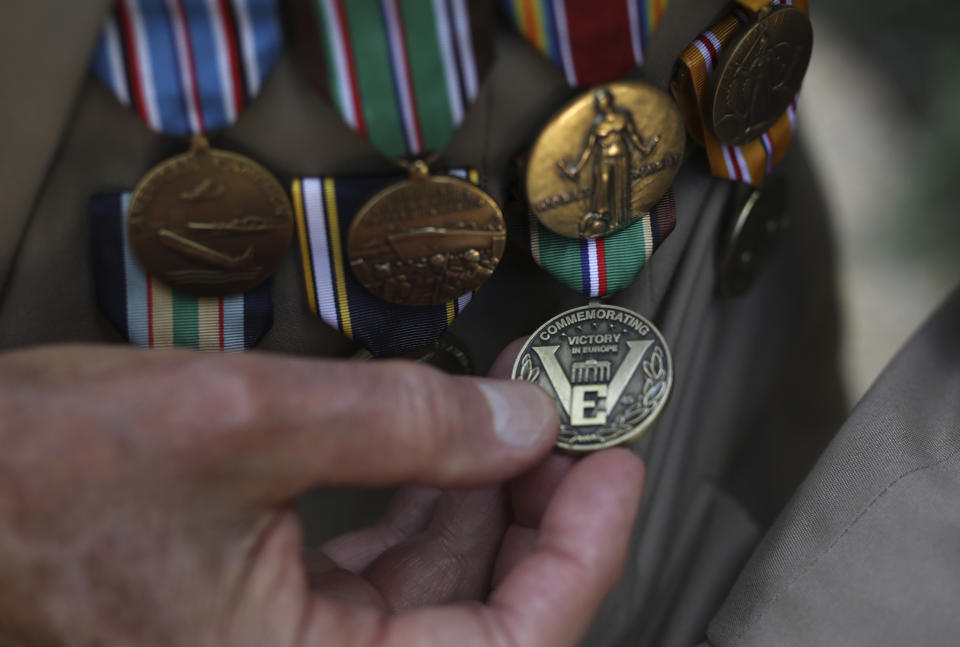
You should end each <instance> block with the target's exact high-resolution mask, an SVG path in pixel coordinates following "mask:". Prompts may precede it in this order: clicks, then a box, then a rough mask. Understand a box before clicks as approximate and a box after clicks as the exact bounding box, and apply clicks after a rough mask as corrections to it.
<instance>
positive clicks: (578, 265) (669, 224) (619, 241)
mask: <svg viewBox="0 0 960 647" xmlns="http://www.w3.org/2000/svg"><path fill="white" fill-rule="evenodd" d="M676 224H677V204H676V200H675V198H674V194H673V189H670V190H669V191H668V192H667V194H666V195H665V196H664V197H663V199H662V200H660V202H658V203H657V204H656V205H655V206H654V207H653V209H652V210H651V211H650V215H649V216H647V217H645V218H644V219H643V220H641V221H640V222H638V223H635V224H633V225H631V226H630V227H627V228H626V229H624V230H623V231H619V232H617V233H615V234H613V235H611V236H607V237H605V238H591V239H579V240H575V239H572V238H566V237H564V236H561V235H559V234H556V233H554V232H552V231H550V230H549V229H547V228H546V227H544V226H543V225H542V224H540V221H539V220H537V218H536V216H534V215H533V214H530V216H529V228H530V229H529V234H528V240H529V244H530V254H531V256H533V260H534V261H536V262H537V265H539V266H540V267H542V268H543V269H545V270H547V271H548V272H550V274H552V275H553V276H554V277H555V278H556V279H557V280H559V281H560V282H561V283H563V284H564V285H566V286H567V287H568V288H570V289H571V290H576V291H577V292H580V293H581V294H584V295H586V296H588V297H591V298H594V297H603V296H606V295H608V294H613V293H614V292H619V291H620V290H625V289H626V288H628V287H630V285H631V284H632V283H633V280H634V279H635V278H636V276H637V274H638V273H639V272H640V270H642V269H643V268H644V266H645V265H646V264H647V261H649V260H650V257H651V256H653V253H654V252H655V251H656V250H657V248H658V247H659V246H660V243H662V242H663V241H664V240H665V239H666V238H667V236H669V235H670V232H672V231H673V228H674V227H675V226H676Z"/></svg>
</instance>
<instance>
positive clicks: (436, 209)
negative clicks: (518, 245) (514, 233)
mask: <svg viewBox="0 0 960 647" xmlns="http://www.w3.org/2000/svg"><path fill="white" fill-rule="evenodd" d="M505 246H506V225H505V223H504V220H503V215H502V213H501V212H500V208H499V207H498V206H497V204H496V202H495V201H494V200H493V199H492V198H490V197H489V196H488V195H487V194H486V193H485V192H483V191H482V190H481V189H479V188H477V187H476V186H474V185H473V184H470V183H469V182H466V181H464V180H459V179H457V178H450V177H445V176H441V177H432V176H431V177H413V178H411V179H410V180H407V181H403V182H400V183H398V184H396V185H392V186H389V187H387V189H385V190H384V191H382V192H380V193H379V194H377V195H375V196H374V197H373V198H371V199H370V201H369V202H368V203H367V204H366V205H364V206H363V207H362V208H361V209H360V211H359V212H358V213H357V216H356V217H355V218H354V220H353V222H352V223H351V226H350V233H349V236H348V239H347V250H348V255H349V258H350V268H351V270H352V271H353V274H354V276H355V277H356V278H357V280H358V281H360V283H361V284H362V285H363V286H364V287H365V288H366V289H367V290H369V291H370V292H372V293H373V294H375V295H376V296H378V297H380V298H381V299H383V300H385V301H389V302H391V303H398V304H401V305H409V306H423V305H440V304H443V303H446V302H448V301H450V300H452V299H456V298H458V297H460V296H463V295H465V294H468V293H470V292H472V291H474V290H476V289H477V288H479V287H480V286H481V285H482V284H483V283H484V282H485V281H486V280H487V279H488V278H490V276H491V275H492V274H493V272H494V269H495V268H496V266H497V264H498V263H499V262H500V258H501V257H502V256H503V250H504V247H505Z"/></svg>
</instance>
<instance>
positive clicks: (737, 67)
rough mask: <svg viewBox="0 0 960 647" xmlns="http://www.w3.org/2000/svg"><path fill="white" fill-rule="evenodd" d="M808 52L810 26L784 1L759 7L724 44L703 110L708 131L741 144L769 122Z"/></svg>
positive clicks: (799, 79)
mask: <svg viewBox="0 0 960 647" xmlns="http://www.w3.org/2000/svg"><path fill="white" fill-rule="evenodd" d="M812 52H813V28H812V27H811V26H810V18H808V17H807V14H805V13H804V12H803V11H801V10H799V9H797V8H795V7H788V6H779V7H773V8H771V9H770V10H769V11H768V12H766V13H765V14H764V13H761V15H760V18H759V19H758V20H757V21H756V22H755V23H753V24H752V25H750V26H749V27H748V28H747V30H746V31H745V32H744V34H743V35H742V36H740V38H739V39H738V40H736V41H735V42H733V43H731V44H730V45H728V46H727V47H726V49H725V50H724V53H723V58H722V59H721V60H720V65H719V69H718V70H717V73H716V74H715V75H714V82H713V89H712V93H711V98H710V99H709V103H708V107H707V113H708V115H709V116H710V124H711V128H712V130H713V133H714V135H716V137H717V139H719V140H720V141H721V142H722V143H724V144H726V145H728V146H742V145H743V144H746V143H747V142H749V141H751V140H754V139H756V138H757V137H759V136H760V135H762V134H763V133H765V132H766V131H768V130H769V129H770V127H771V126H773V124H774V123H776V122H777V120H778V119H779V118H780V117H781V116H782V115H783V113H784V111H785V110H786V109H787V106H789V105H790V102H792V101H793V100H794V98H795V97H796V96H797V93H798V92H799V91H800V86H801V85H802V83H803V77H804V75H805V74H806V72H807V65H808V64H809V63H810V54H811V53H812Z"/></svg>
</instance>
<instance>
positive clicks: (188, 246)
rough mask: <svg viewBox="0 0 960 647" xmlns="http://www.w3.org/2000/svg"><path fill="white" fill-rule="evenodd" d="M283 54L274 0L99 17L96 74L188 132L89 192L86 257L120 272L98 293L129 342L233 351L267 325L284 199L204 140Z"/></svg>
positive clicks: (270, 183)
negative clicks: (105, 190) (149, 164)
mask: <svg viewBox="0 0 960 647" xmlns="http://www.w3.org/2000/svg"><path fill="white" fill-rule="evenodd" d="M281 49H282V33H281V29H280V19H279V15H278V9H277V6H276V2H275V0H118V1H117V3H116V5H115V8H114V11H113V12H112V13H111V14H110V15H109V16H108V18H107V20H106V23H105V24H104V27H103V31H102V35H101V39H100V43H99V46H98V49H97V52H96V55H95V59H94V72H95V73H96V74H97V75H98V76H99V77H100V78H101V79H102V80H103V81H104V83H105V84H106V85H107V86H108V87H109V88H110V89H111V90H112V91H113V93H114V95H115V96H116V97H117V99H118V100H120V102H121V103H123V104H124V105H127V106H129V107H131V108H133V109H134V110H135V111H136V112H137V114H138V115H139V116H140V118H141V119H142V120H143V121H144V122H145V123H146V124H147V125H148V126H149V127H150V128H151V129H152V130H154V131H156V132H158V133H162V134H164V135H168V136H171V137H183V138H187V137H189V138H191V146H190V150H189V151H188V152H186V153H184V154H181V155H178V156H176V157H173V158H171V159H168V160H166V161H164V162H162V163H161V164H159V165H158V166H156V167H155V168H154V169H152V170H151V171H149V172H148V173H147V174H146V175H145V176H144V178H143V179H142V180H141V181H140V182H139V183H138V185H137V187H136V188H135V189H134V191H133V193H132V195H131V194H122V195H119V196H97V197H95V198H94V199H93V200H92V201H91V217H92V218H93V233H94V242H95V253H96V257H97V258H96V259H95V261H96V262H95V265H96V266H97V267H98V268H101V269H102V270H103V271H105V272H107V271H109V269H110V268H117V267H122V268H124V271H123V272H116V271H113V272H109V275H98V278H97V286H98V297H99V299H100V301H101V305H102V306H103V309H104V311H105V312H107V314H108V315H109V316H110V317H111V319H113V321H114V323H115V324H116V325H117V326H118V327H119V328H120V329H121V330H123V331H125V332H126V334H127V337H128V338H129V340H130V341H131V343H135V344H138V345H142V346H147V347H150V348H171V347H189V348H201V349H219V350H242V349H244V348H248V347H250V346H252V345H253V344H255V343H256V341H257V340H259V338H260V337H262V335H263V334H264V333H265V332H266V330H268V329H269V327H270V325H271V323H272V302H273V297H272V292H273V291H272V285H271V281H270V277H271V276H272V274H273V272H274V270H275V269H276V267H277V266H278V264H279V263H280V261H281V259H282V258H283V256H284V255H285V254H286V250H287V248H288V246H289V243H290V239H291V237H292V232H293V217H292V208H291V205H290V202H289V200H288V199H287V197H286V194H285V192H284V190H283V187H282V186H281V185H280V184H279V183H278V182H277V181H276V180H275V179H274V178H273V177H272V176H271V175H270V173H269V172H267V171H266V170H265V169H264V168H263V167H261V166H260V165H259V164H257V163H256V162H253V161H252V160H250V159H248V158H246V157H243V156H241V155H238V154H236V153H232V152H228V151H220V150H215V149H212V148H211V147H210V146H209V143H208V142H207V139H206V135H207V134H208V133H210V132H213V131H218V130H222V129H225V128H228V127H229V126H231V125H232V124H233V123H234V122H236V120H237V119H238V118H239V117H240V115H241V114H242V112H243V110H244V108H245V107H246V106H247V104H248V103H249V102H250V101H252V100H253V99H254V98H255V97H256V96H257V94H259V91H260V88H261V86H262V84H263V81H264V79H265V78H266V76H267V75H268V74H269V72H270V71H271V69H272V68H273V66H274V64H275V63H276V60H277V58H278V56H279V53H280V51H281ZM118 228H119V229H120V230H121V231H122V234H118V233H117V230H118Z"/></svg>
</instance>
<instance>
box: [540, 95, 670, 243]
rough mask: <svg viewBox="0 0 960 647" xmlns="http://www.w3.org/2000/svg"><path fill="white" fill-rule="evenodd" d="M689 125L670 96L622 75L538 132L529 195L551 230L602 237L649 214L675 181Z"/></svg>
mask: <svg viewBox="0 0 960 647" xmlns="http://www.w3.org/2000/svg"><path fill="white" fill-rule="evenodd" d="M685 143H686V131H685V129H684V124H683V117H682V116H681V114H680V111H679V110H678V109H677V106H676V104H675V103H674V101H673V99H671V98H670V96H669V95H667V94H666V93H664V92H663V91H661V90H660V89H659V88H657V87H655V86H653V85H650V84H649V83H643V82H640V81H616V82H613V83H607V84H605V85H601V86H598V87H596V88H594V89H593V90H591V91H589V92H587V93H584V94H582V95H580V96H579V97H577V98H576V99H574V100H573V101H572V102H571V103H570V104H568V105H567V106H566V107H565V108H564V109H562V110H561V111H560V112H559V113H558V114H557V115H556V116H554V117H553V119H552V120H551V121H550V123H548V124H547V126H546V128H544V129H543V131H542V132H541V133H540V136H539V137H538V138H537V141H536V143H535V144H534V146H533V149H532V151H531V153H530V161H529V164H528V166H527V173H526V190H527V199H528V201H529V203H530V207H531V209H532V211H533V213H534V215H535V216H536V217H537V218H538V219H539V220H540V222H541V223H543V225H544V226H545V227H547V228H548V229H550V230H552V231H554V232H556V233H558V234H560V235H561V236H566V237H568V238H578V237H579V238H600V237H603V236H607V235H609V234H612V233H614V232H617V231H620V230H621V229H625V228H626V227H629V226H630V225H632V224H633V223H634V222H637V221H638V220H640V219H642V218H643V217H644V216H646V215H647V214H648V213H649V211H650V209H651V207H653V205H655V204H656V203H657V202H658V201H659V200H660V198H661V197H663V194H664V193H666V191H667V189H669V188H670V185H671V184H672V183H673V178H674V177H675V176H676V174H677V172H678V171H679V170H680V164H681V162H682V161H683V148H684V144H685Z"/></svg>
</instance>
